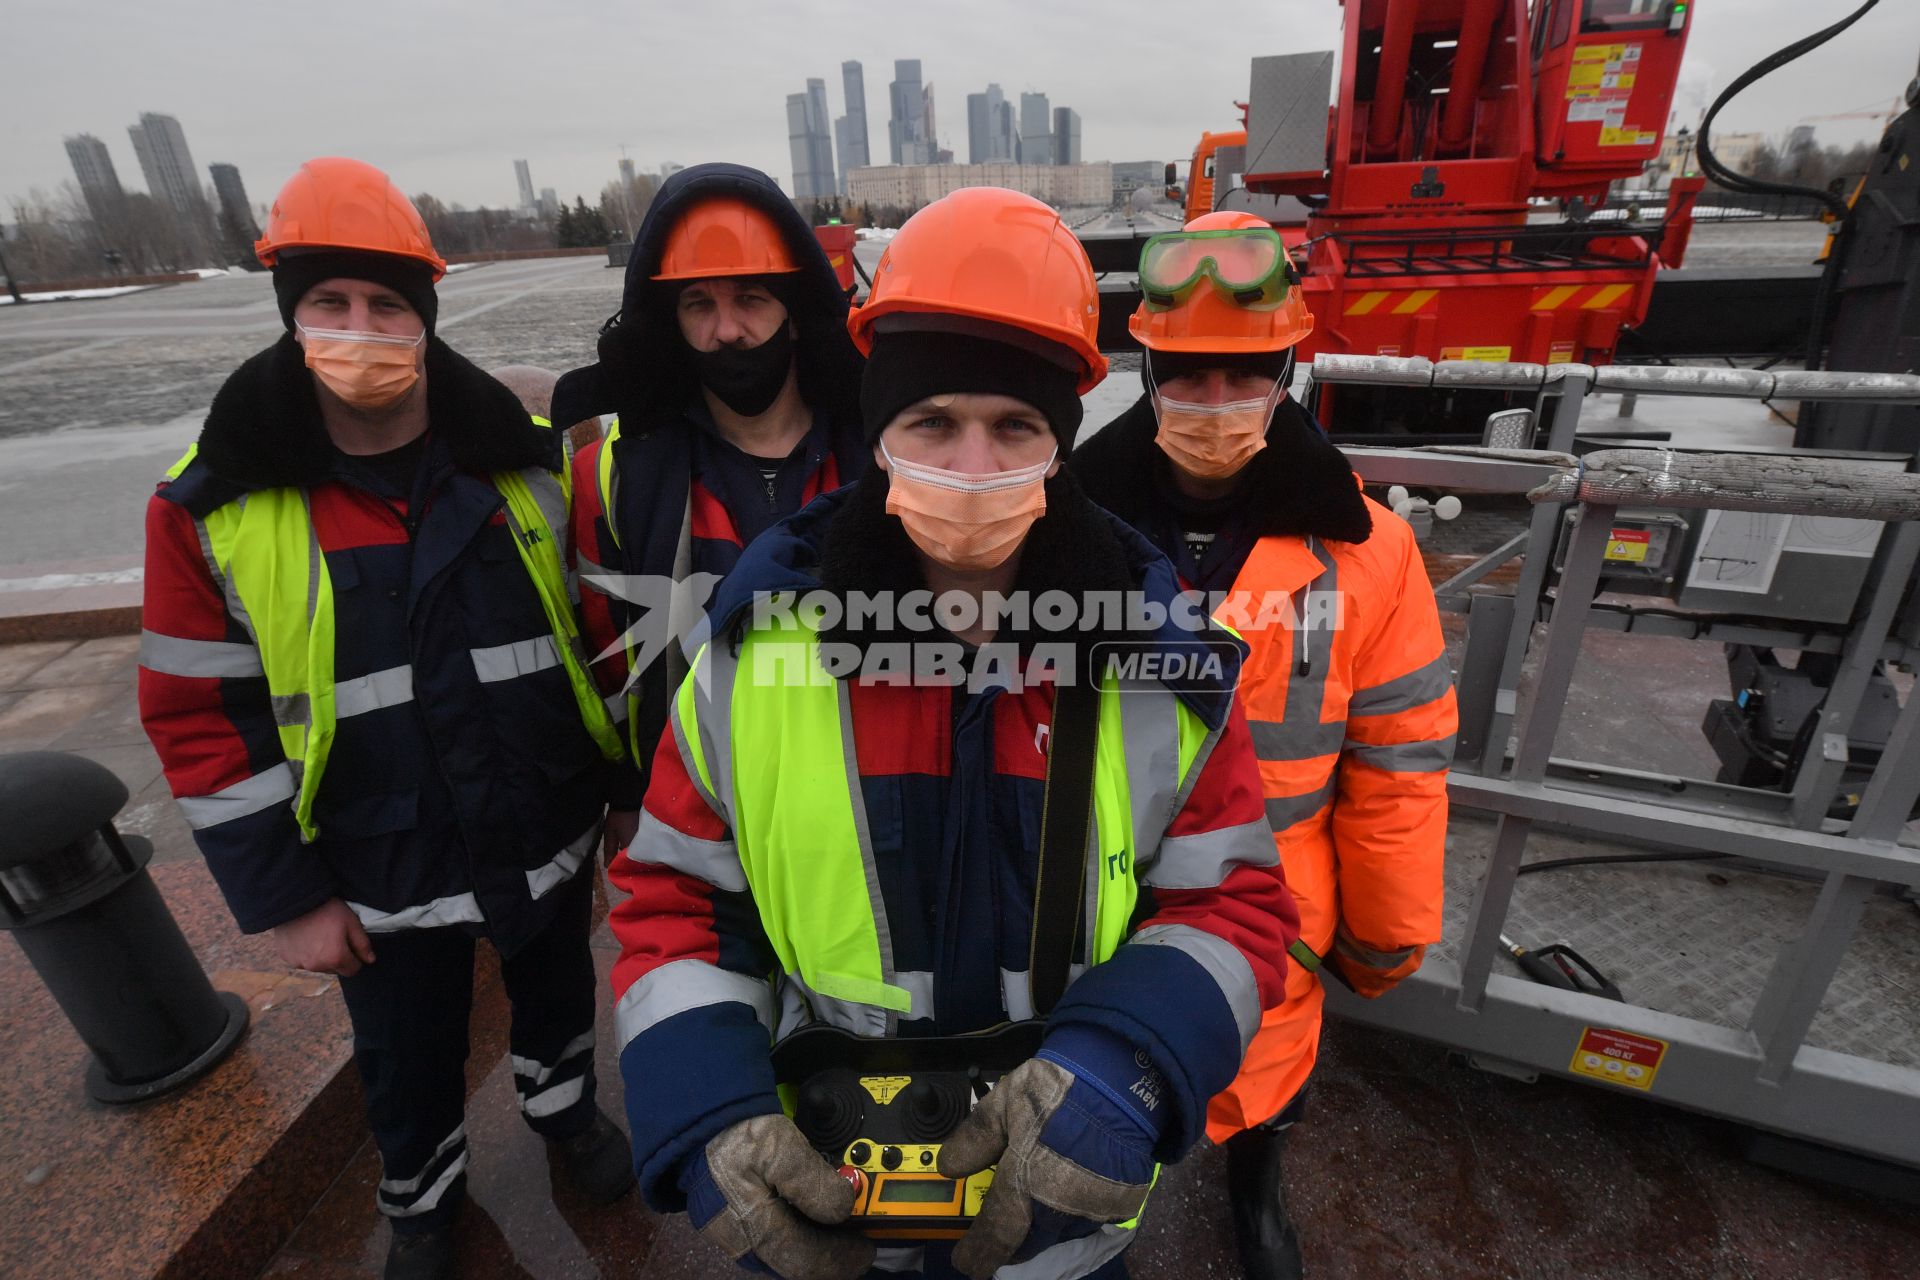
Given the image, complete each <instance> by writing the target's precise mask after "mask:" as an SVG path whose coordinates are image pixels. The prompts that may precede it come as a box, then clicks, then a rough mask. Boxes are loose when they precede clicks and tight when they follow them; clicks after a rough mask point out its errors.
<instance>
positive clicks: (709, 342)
mask: <svg viewBox="0 0 1920 1280" xmlns="http://www.w3.org/2000/svg"><path fill="white" fill-rule="evenodd" d="M674 315H675V317H676V318H677V319H678V320H679V321H680V334H681V336H682V337H684V338H685V339H686V340H687V345H688V346H690V347H692V348H693V349H694V350H695V351H718V350H719V349H720V348H721V347H757V346H759V345H760V344H761V343H763V342H765V341H766V340H767V339H768V338H771V337H772V336H773V335H774V332H775V330H777V329H779V327H780V326H781V325H783V324H786V323H787V309H786V307H785V306H784V305H782V304H781V302H780V299H778V298H776V297H774V296H773V293H772V291H771V290H769V289H768V288H767V287H766V286H765V285H763V284H760V283H759V282H757V281H752V280H729V279H725V278H721V279H716V280H695V281H694V282H693V283H692V284H690V285H687V286H686V287H685V288H683V289H681V290H680V297H679V300H678V301H677V302H676V303H675V306H674Z"/></svg>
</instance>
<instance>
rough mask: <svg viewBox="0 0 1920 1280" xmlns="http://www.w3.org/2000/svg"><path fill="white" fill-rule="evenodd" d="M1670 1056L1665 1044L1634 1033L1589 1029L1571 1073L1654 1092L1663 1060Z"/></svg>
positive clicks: (1597, 1028)
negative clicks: (1656, 1078) (1654, 1080)
mask: <svg viewBox="0 0 1920 1280" xmlns="http://www.w3.org/2000/svg"><path fill="white" fill-rule="evenodd" d="M1666 1056H1667V1042H1666V1041H1665V1040H1654V1039H1652V1038H1650V1037H1648V1036H1637V1035H1635V1034H1633V1032H1631V1031H1614V1030H1612V1029H1610V1028H1607V1027H1587V1028H1585V1029H1583V1030H1582V1031H1581V1033H1580V1047H1579V1048H1577V1049H1575V1050H1574V1051H1573V1061H1572V1062H1571V1063H1570V1064H1569V1065H1568V1067H1567V1070H1569V1071H1571V1072H1573V1074H1575V1075H1577V1076H1590V1077H1592V1078H1593V1079H1595V1080H1605V1081H1606V1082H1607V1083H1608V1084H1617V1085H1624V1086H1625V1087H1626V1088H1629V1089H1651V1088H1652V1087H1653V1078H1654V1076H1655V1075H1657V1074H1659V1071H1660V1060H1661V1059H1662V1058H1664V1057H1666Z"/></svg>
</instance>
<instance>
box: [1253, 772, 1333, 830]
mask: <svg viewBox="0 0 1920 1280" xmlns="http://www.w3.org/2000/svg"><path fill="white" fill-rule="evenodd" d="M1334 784H1335V780H1334V779H1333V778H1331V777H1329V778H1328V779H1327V780H1326V781H1325V782H1323V783H1321V784H1320V786H1319V788H1318V789H1317V790H1314V791H1309V792H1307V793H1306V794H1305V795H1298V796H1268V797H1267V825H1268V826H1270V827H1272V828H1273V830H1274V834H1276V835H1278V834H1279V833H1280V832H1282V831H1285V830H1286V829H1287V828H1288V827H1290V826H1292V825H1293V824H1294V823H1296V822H1305V821H1306V820H1307V819H1308V818H1311V817H1312V816H1313V815H1314V814H1316V813H1318V812H1320V811H1321V810H1322V809H1324V808H1326V807H1327V804H1328V803H1329V802H1330V801H1331V800H1332V799H1333V791H1334Z"/></svg>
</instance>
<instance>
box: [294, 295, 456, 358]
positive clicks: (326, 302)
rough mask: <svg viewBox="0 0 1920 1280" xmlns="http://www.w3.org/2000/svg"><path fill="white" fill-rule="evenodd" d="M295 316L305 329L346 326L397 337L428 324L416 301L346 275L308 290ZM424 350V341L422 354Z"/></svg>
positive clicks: (413, 335)
mask: <svg viewBox="0 0 1920 1280" xmlns="http://www.w3.org/2000/svg"><path fill="white" fill-rule="evenodd" d="M293 320H294V323H295V324H297V325H300V326H301V327H302V328H306V329H343V330H347V331H349V332H352V333H381V334H386V335H387V336H388V337H394V338H418V337H419V336H420V335H421V334H422V333H424V332H426V328H427V325H426V321H424V320H422V319H421V318H420V316H419V314H418V313H417V312H415V311H414V309H413V305H412V304H411V303H409V302H408V301H407V300H406V299H405V298H403V297H401V296H400V295H399V294H397V293H395V292H394V291H393V290H391V289H389V288H387V287H386V286H385V285H379V284H375V283H373V281H371V280H349V279H346V278H345V277H341V278H338V279H333V280H322V281H321V282H320V283H319V284H317V285H315V286H313V288H311V289H309V290H307V292H306V295H305V296H304V297H302V298H301V299H300V301H299V303H298V304H296V305H295V306H294V308H293ZM425 351H426V346H425V344H422V345H421V352H422V355H423V357H424V354H425Z"/></svg>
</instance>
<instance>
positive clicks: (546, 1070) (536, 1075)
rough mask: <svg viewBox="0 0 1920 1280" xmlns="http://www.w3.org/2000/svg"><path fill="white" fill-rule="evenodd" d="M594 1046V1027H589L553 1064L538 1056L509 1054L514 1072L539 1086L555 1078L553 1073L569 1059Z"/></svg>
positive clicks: (564, 1049) (568, 1044)
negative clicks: (543, 1061)
mask: <svg viewBox="0 0 1920 1280" xmlns="http://www.w3.org/2000/svg"><path fill="white" fill-rule="evenodd" d="M591 1048H593V1029H592V1028H591V1027H589V1028H588V1029H587V1030H585V1031H582V1032H581V1033H580V1034H579V1035H577V1036H575V1037H574V1038H573V1039H571V1040H569V1041H567V1043H566V1047H565V1048H563V1049H561V1050H560V1054H559V1056H558V1057H556V1058H555V1059H554V1060H553V1062H552V1063H551V1064H547V1063H542V1062H541V1061H540V1060H539V1059H538V1058H523V1057H521V1056H520V1055H519V1054H517V1053H515V1054H509V1055H508V1061H510V1062H512V1063H513V1074H515V1075H516V1076H519V1077H520V1078H521V1079H523V1080H525V1081H526V1082H527V1083H529V1084H531V1085H533V1086H534V1087H536V1088H537V1087H539V1086H540V1085H543V1084H545V1083H546V1082H547V1081H549V1080H551V1079H553V1073H554V1072H556V1071H558V1070H559V1069H560V1068H561V1067H564V1066H566V1065H567V1062H568V1060H569V1059H571V1058H574V1057H577V1056H578V1055H580V1054H583V1053H585V1052H587V1051H588V1050H589V1049H591Z"/></svg>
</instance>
